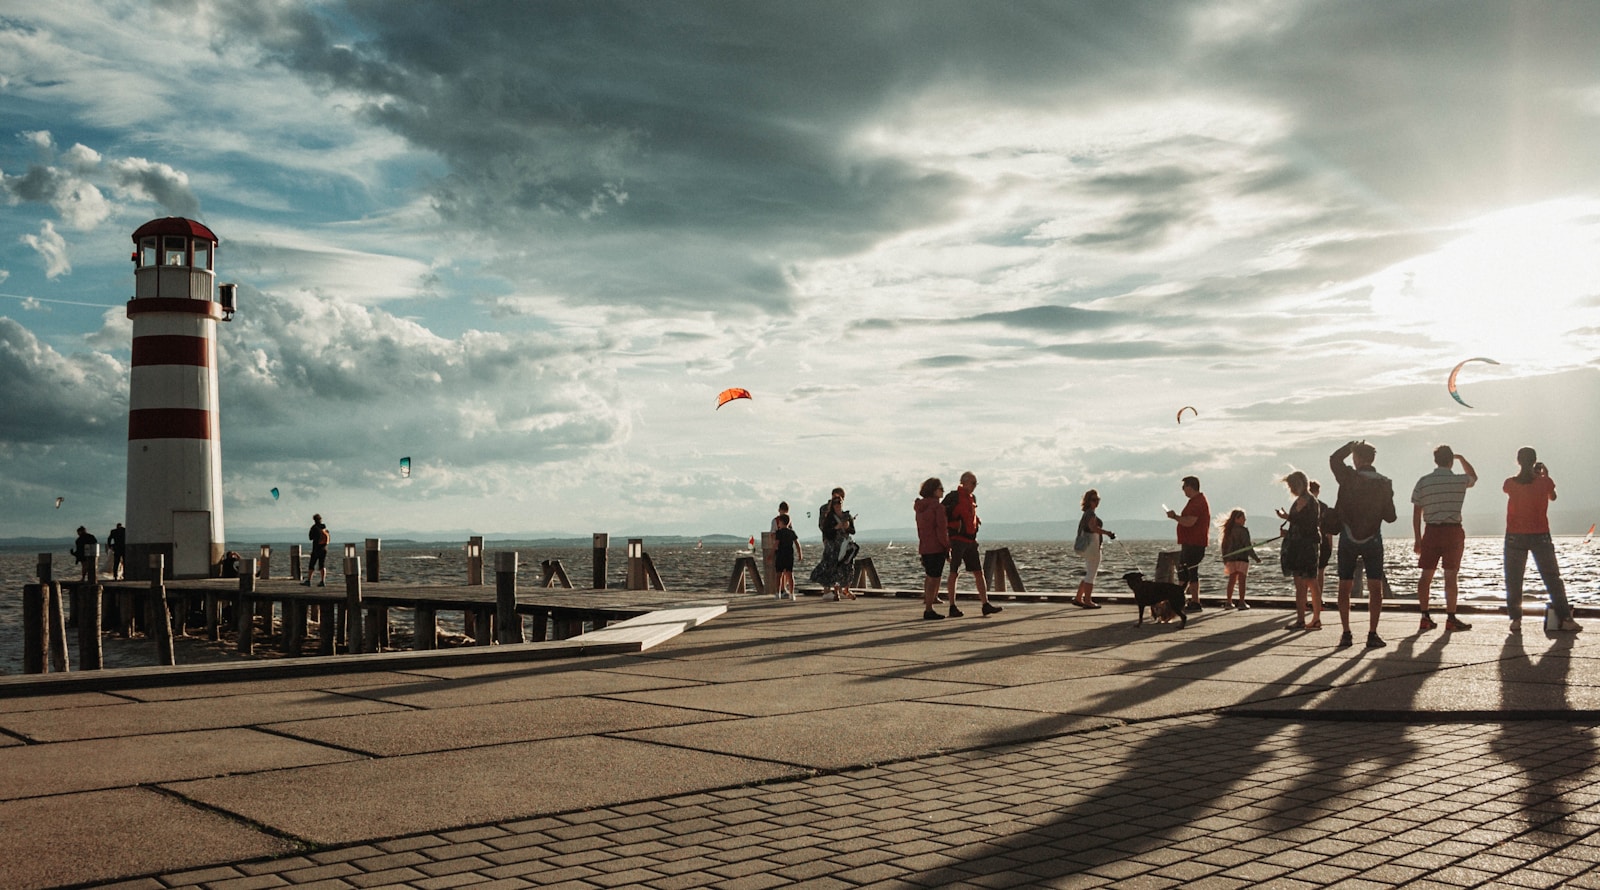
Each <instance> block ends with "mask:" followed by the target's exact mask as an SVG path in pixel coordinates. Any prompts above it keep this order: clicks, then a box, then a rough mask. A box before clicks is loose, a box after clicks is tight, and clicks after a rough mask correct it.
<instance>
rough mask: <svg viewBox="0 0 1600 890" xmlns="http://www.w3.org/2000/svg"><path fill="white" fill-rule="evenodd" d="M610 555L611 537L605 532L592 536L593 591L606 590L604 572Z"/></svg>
mask: <svg viewBox="0 0 1600 890" xmlns="http://www.w3.org/2000/svg"><path fill="white" fill-rule="evenodd" d="M610 553H611V536H610V535H609V534H606V533H605V532H595V534H594V589H595V590H605V589H606V570H607V569H608V568H609V566H608V565H607V562H608V559H609V554H610Z"/></svg>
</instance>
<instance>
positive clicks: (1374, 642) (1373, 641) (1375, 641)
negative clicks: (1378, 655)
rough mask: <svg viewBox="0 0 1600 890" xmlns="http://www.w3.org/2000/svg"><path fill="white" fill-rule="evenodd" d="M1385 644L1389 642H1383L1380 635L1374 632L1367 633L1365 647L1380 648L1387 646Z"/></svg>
mask: <svg viewBox="0 0 1600 890" xmlns="http://www.w3.org/2000/svg"><path fill="white" fill-rule="evenodd" d="M1387 645H1389V644H1388V643H1385V642H1384V641H1383V637H1380V636H1378V635H1377V634H1374V633H1369V634H1367V648H1368V649H1382V648H1383V647H1384V646H1387Z"/></svg>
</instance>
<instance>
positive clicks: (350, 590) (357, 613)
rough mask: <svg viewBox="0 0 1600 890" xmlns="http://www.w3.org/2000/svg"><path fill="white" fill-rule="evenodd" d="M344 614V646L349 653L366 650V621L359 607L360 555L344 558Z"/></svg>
mask: <svg viewBox="0 0 1600 890" xmlns="http://www.w3.org/2000/svg"><path fill="white" fill-rule="evenodd" d="M344 614H345V630H344V635H345V648H346V651H348V652H350V653H351V654H359V653H362V652H365V651H367V647H366V640H365V638H364V635H365V632H366V628H365V627H364V626H363V625H364V624H365V623H366V622H365V621H364V620H363V618H362V609H361V557H359V556H346V557H345V559H344Z"/></svg>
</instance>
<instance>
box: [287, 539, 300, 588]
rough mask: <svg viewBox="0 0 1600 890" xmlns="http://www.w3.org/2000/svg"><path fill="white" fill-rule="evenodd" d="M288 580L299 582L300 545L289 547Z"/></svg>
mask: <svg viewBox="0 0 1600 890" xmlns="http://www.w3.org/2000/svg"><path fill="white" fill-rule="evenodd" d="M289 580H291V581H299V580H300V545H299V544H290V545H289Z"/></svg>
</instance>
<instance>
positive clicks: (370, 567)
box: [367, 538, 383, 584]
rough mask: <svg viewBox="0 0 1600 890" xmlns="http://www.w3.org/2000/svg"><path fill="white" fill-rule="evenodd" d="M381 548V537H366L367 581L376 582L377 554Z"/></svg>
mask: <svg viewBox="0 0 1600 890" xmlns="http://www.w3.org/2000/svg"><path fill="white" fill-rule="evenodd" d="M382 550H383V539H382V538H368V539H367V583H369V584H376V583H378V554H379V553H380V552H381V551H382Z"/></svg>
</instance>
